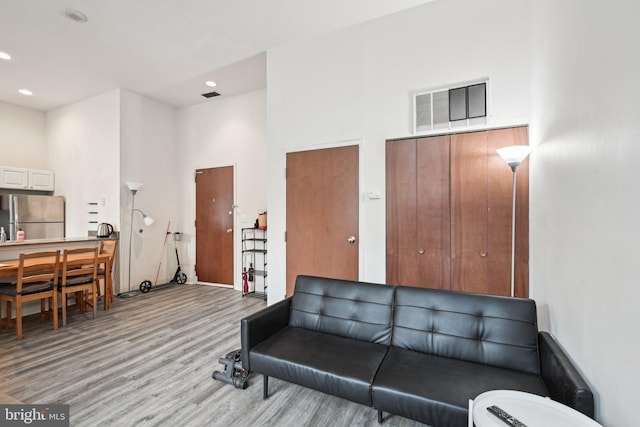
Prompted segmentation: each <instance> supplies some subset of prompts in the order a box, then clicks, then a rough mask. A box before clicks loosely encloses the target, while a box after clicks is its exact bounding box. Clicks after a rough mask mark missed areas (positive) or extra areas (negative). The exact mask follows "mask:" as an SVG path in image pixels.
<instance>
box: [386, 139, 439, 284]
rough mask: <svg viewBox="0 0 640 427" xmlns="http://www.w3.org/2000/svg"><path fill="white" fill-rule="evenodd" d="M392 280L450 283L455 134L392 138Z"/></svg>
mask: <svg viewBox="0 0 640 427" xmlns="http://www.w3.org/2000/svg"><path fill="white" fill-rule="evenodd" d="M386 174H387V175H386V176H387V183H386V197H387V283H390V284H394V285H408V286H418V287H428V288H440V289H449V287H450V281H449V277H450V266H449V259H450V258H449V254H450V235H449V228H450V227H449V210H450V207H449V137H448V136H438V137H430V138H420V139H418V140H414V139H411V140H399V141H388V142H387V148H386Z"/></svg>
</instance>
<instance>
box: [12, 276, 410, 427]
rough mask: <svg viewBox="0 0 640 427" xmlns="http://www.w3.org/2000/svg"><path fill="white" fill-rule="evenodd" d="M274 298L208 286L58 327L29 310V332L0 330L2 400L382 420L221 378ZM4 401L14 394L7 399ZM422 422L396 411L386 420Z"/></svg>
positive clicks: (289, 419)
mask: <svg viewBox="0 0 640 427" xmlns="http://www.w3.org/2000/svg"><path fill="white" fill-rule="evenodd" d="M264 306H265V303H264V301H262V300H261V299H255V298H246V297H245V298H242V297H241V296H240V294H239V293H237V292H235V291H233V290H229V289H222V288H215V287H209V286H200V285H179V286H175V287H173V288H168V289H161V290H157V291H152V292H149V293H148V294H139V295H138V296H137V297H135V298H131V299H120V298H116V302H115V303H114V304H113V306H112V309H111V310H109V311H107V312H104V311H102V310H101V309H99V310H98V317H97V319H96V320H93V319H92V318H91V315H90V313H87V314H84V313H78V312H72V313H71V314H70V315H69V323H68V325H67V326H66V327H61V328H60V329H58V330H57V331H54V330H53V329H52V326H51V323H46V324H40V323H39V322H38V319H37V316H30V317H28V318H26V321H25V327H24V339H23V340H21V341H18V340H16V337H15V331H14V330H11V331H6V330H3V331H2V333H0V401H1V402H4V403H9V400H11V399H13V400H18V401H22V402H26V403H34V404H35V403H38V404H39V403H42V404H50V403H66V404H69V405H70V418H71V425H72V426H118V427H121V426H122V427H126V426H172V427H173V426H263V425H264V426H376V425H377V413H376V411H375V410H373V409H372V408H369V407H366V406H363V405H359V404H357V403H352V402H349V401H346V400H343V399H339V398H336V397H333V396H329V395H326V394H324V393H320V392H316V391H313V390H309V389H306V388H303V387H299V386H296V385H294V384H290V383H286V382H284V381H279V380H277V379H275V378H272V379H270V381H269V386H270V387H269V389H270V397H269V399H268V400H266V401H264V400H262V377H261V376H259V375H251V376H250V378H249V387H248V388H247V389H246V390H238V389H236V388H234V387H233V386H231V385H228V384H224V383H222V382H220V381H215V380H213V379H212V378H211V374H212V372H213V371H214V370H222V365H220V364H218V359H219V358H220V357H222V356H223V355H224V354H225V353H227V352H229V351H231V350H234V349H237V348H240V319H241V318H243V317H244V316H246V315H248V314H250V313H253V312H255V311H257V310H259V309H261V308H263V307H264ZM3 399H4V400H3ZM419 425H422V424H419V423H416V422H414V421H411V420H407V419H405V418H402V417H398V416H390V415H387V418H386V419H385V422H384V424H383V426H407V427H408V426H419Z"/></svg>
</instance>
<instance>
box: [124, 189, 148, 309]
mask: <svg viewBox="0 0 640 427" xmlns="http://www.w3.org/2000/svg"><path fill="white" fill-rule="evenodd" d="M125 184H126V185H127V187H128V188H129V191H131V195H132V200H131V226H130V227H129V270H128V272H129V290H128V291H127V292H125V293H122V294H119V295H118V296H119V297H121V298H131V297H135V296H136V295H138V291H137V290H135V291H132V290H131V243H132V242H133V213H134V212H136V211H137V212H140V213H141V214H142V220H143V221H144V224H145V225H146V226H147V227H148V226H150V225H151V224H153V218H151V217H150V216H148V215H147V214H145V213H144V212H142V211H141V210H140V209H136V207H135V205H136V193H137V192H138V190H139V189H140V187H142V184H141V183H139V182H127V183H125Z"/></svg>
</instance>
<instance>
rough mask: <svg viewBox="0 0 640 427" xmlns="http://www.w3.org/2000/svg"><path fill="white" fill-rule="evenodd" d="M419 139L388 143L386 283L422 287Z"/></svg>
mask: <svg viewBox="0 0 640 427" xmlns="http://www.w3.org/2000/svg"><path fill="white" fill-rule="evenodd" d="M416 168H417V163H416V140H415V139H407V140H401V141H387V147H386V198H387V204H386V206H387V230H386V232H387V283H389V284H392V285H411V286H419V283H420V280H419V274H418V271H419V269H418V251H417V237H418V232H417V198H416V195H417V193H416V188H417V185H416Z"/></svg>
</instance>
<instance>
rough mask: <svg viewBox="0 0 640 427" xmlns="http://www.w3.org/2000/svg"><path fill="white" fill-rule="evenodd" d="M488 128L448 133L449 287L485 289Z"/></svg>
mask: <svg viewBox="0 0 640 427" xmlns="http://www.w3.org/2000/svg"><path fill="white" fill-rule="evenodd" d="M487 178H488V172H487V132H473V133H464V134H455V135H451V289H452V290H455V291H464V292H481V293H484V292H485V290H486V289H487V278H488V276H487V272H488V269H487V265H488V262H487V258H488V257H489V256H490V255H491V254H490V253H489V247H488V236H487V223H488V200H487V199H488V198H487Z"/></svg>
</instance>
